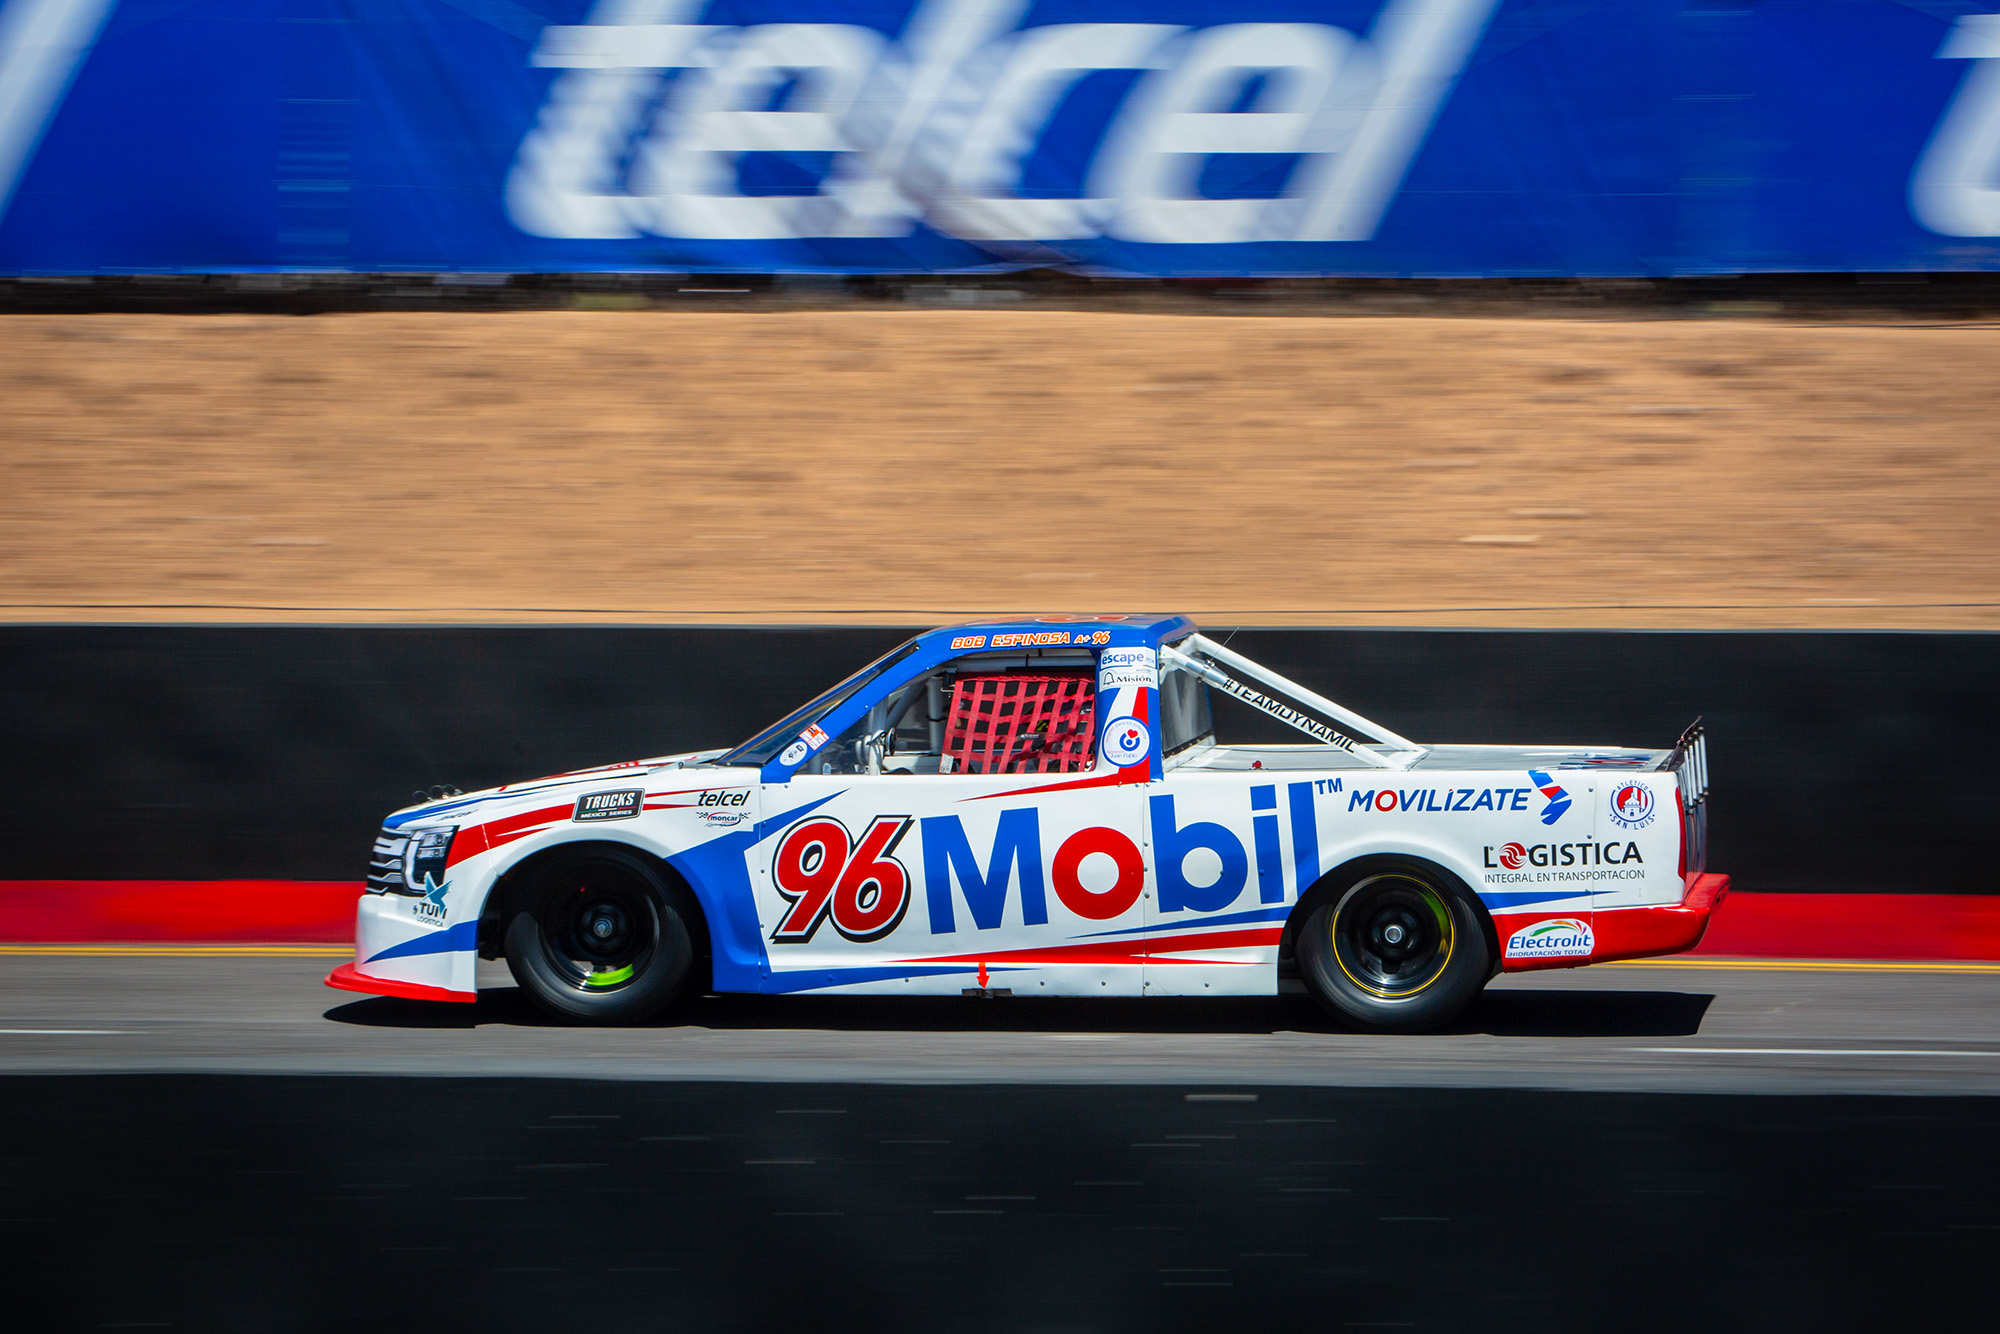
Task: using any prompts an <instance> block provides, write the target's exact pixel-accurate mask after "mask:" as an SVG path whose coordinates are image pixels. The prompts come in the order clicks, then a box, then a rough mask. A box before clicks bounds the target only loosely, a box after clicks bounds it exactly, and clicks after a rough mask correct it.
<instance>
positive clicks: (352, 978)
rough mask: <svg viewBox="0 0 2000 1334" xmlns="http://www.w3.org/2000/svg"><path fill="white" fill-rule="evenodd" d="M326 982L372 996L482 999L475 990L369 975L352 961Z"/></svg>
mask: <svg viewBox="0 0 2000 1334" xmlns="http://www.w3.org/2000/svg"><path fill="white" fill-rule="evenodd" d="M326 984H327V985H328V986H330V987H338V988H339V989H340V990H342V991H365V992H367V993H368V994H369V995H371V996H400V997H402V998H403V999H404V1000H428V1001H462V1002H470V1001H476V1000H478V999H479V993H478V992H476V991H450V990H447V989H446V988H444V987H427V986H424V985H423V984H422V983H419V982H395V981H391V980H390V979H389V978H386V977H370V976H368V975H367V974H366V973H364V972H361V971H360V970H359V969H357V968H355V966H354V965H353V964H351V963H344V964H342V965H340V967H338V968H336V969H334V970H333V971H332V972H330V973H328V974H327V975H326Z"/></svg>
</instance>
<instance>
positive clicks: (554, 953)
mask: <svg viewBox="0 0 2000 1334" xmlns="http://www.w3.org/2000/svg"><path fill="white" fill-rule="evenodd" d="M678 899H679V892H678V890H677V888H676V887H675V886H671V885H669V884H668V883H667V880H666V877H665V876H663V875H661V874H660V871H659V868H658V867H657V866H656V865H654V864H652V863H651V862H650V861H649V860H648V859H647V858H645V857H642V856H639V855H638V854H636V853H631V852H625V851H622V850H620V849H617V848H591V849H589V850H587V851H582V852H578V853H575V854H574V855H571V856H567V857H562V858H559V859H556V860H553V861H550V862H546V863H544V864H543V865H541V866H539V867H536V868H535V869H534V870H533V872H532V873H531V875H530V878H529V879H528V881H527V883H525V884H524V885H522V887H521V889H520V891H519V892H518V893H517V894H516V896H515V898H514V903H513V915H512V917H510V918H509V919H508V922H507V933H506V950H507V968H508V971H510V972H511V973H513V974H514V980H515V981H516V982H518V983H520V985H521V990H523V991H525V992H527V993H528V996H529V998H530V999H532V1000H533V1001H534V1002H535V1004H536V1005H538V1006H540V1007H541V1008H542V1009H543V1010H545V1011H547V1012H548V1013H549V1014H552V1015H554V1016H555V1017H556V1018H558V1019H564V1020H568V1021H570V1022H572V1023H585V1024H630V1023H637V1022H639V1021H640V1020H643V1019H648V1018H651V1017H652V1016H653V1015H656V1014H658V1013H659V1012H660V1011H662V1010H664V1009H666V1008H667V1007H668V1006H669V1005H671V1004H673V1002H674V1001H676V1000H677V999H679V998H680V995H681V993H682V992H683V991H685V990H686V988H687V983H688V979H689V977H690V975H691V974H692V973H693V971H694V961H695V958H694V955H695V951H694V942H693V938H692V936H691V935H690V933H689V931H688V927H687V919H688V917H689V915H690V914H688V913H687V912H685V911H683V910H682V909H681V908H680V907H679V906H678V903H677V900H678Z"/></svg>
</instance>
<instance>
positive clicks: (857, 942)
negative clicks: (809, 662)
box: [752, 651, 1147, 996]
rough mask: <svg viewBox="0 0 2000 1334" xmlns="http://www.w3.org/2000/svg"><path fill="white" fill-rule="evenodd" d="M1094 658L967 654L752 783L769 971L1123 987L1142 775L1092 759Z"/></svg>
mask: <svg viewBox="0 0 2000 1334" xmlns="http://www.w3.org/2000/svg"><path fill="white" fill-rule="evenodd" d="M1094 667H1095V660H1094V658H1093V657H1092V656H1091V655H1090V654H1089V653H1088V652H1087V651H1086V652H1079V653H1072V654H1037V653H1011V654H969V655H967V656H965V657H963V658H960V659H954V660H952V661H950V662H948V663H946V664H945V665H944V666H942V667H940V668H939V669H937V670H936V671H934V672H931V673H928V674H927V675H925V676H923V677H920V678H918V679H916V680H914V681H910V682H907V683H905V684H903V685H901V686H898V687H896V688H895V689H893V690H891V691H890V692H889V693H887V694H885V695H884V697H883V698H882V699H881V700H880V701H879V702H878V703H876V704H874V705H872V706H870V707H869V709H868V710H867V712H866V714H865V715H864V716H863V717H861V718H859V719H858V720H856V721H855V722H854V723H853V724H852V725H851V726H850V727H848V728H846V729H844V730H843V732H842V733H841V734H840V735H839V736H836V737H832V738H830V739H828V740H827V741H826V742H825V743H824V744H823V745H821V746H820V747H818V748H817V749H816V750H815V752H814V753H813V755H812V757H811V758H810V759H808V760H807V761H806V762H805V764H804V765H802V766H801V768H800V769H799V770H798V771H797V772H796V773H794V774H793V776H792V777H791V779H790V780H789V781H788V782H785V783H782V784H771V785H768V786H767V787H766V790H765V793H764V809H765V811H766V812H767V813H775V812H786V811H796V812H798V813H799V814H798V816H797V818H796V819H794V820H792V821H791V822H790V823H789V824H788V825H787V827H786V828H785V829H783V830H781V831H776V832H774V834H773V836H772V837H771V838H769V839H767V840H766V842H765V845H764V851H763V855H762V860H761V862H760V863H759V864H758V865H757V866H754V867H753V868H752V870H753V882H754V881H755V878H756V877H761V883H760V884H759V888H758V901H759V913H760V917H761V918H763V919H764V923H765V925H764V930H765V935H766V939H767V941H768V945H767V948H768V950H769V954H770V959H771V967H772V969H773V973H774V975H778V974H791V975H793V980H795V981H796V982H797V983H799V984H801V985H803V986H836V987H841V988H843V989H852V988H859V989H863V990H868V991H875V992H885V991H886V992H896V993H901V994H958V993H960V992H962V991H966V990H985V991H1007V992H1010V993H1012V994H1014V995H1023V994H1033V995H1098V996H1104V995H1138V994H1140V993H1141V990H1142V984H1143V980H1144V979H1143V958H1144V951H1145V921H1144V912H1143V907H1142V902H1143V900H1142V895H1143V893H1144V889H1145V886H1146V882H1147V870H1146V864H1145V858H1144V853H1143V836H1142V826H1143V820H1144V815H1143V810H1144V808H1143V798H1142V795H1141V788H1140V787H1139V786H1134V785H1130V784H1121V783H1120V782H1119V781H1118V780H1119V777H1120V773H1121V771H1120V770H1119V769H1118V767H1117V766H1116V765H1113V764H1110V763H1109V762H1108V761H1106V760H1104V759H1103V758H1102V757H1101V756H1100V753H1099V746H1098V728H1097V726H1096V694H1097V682H1096V674H1095V671H1094Z"/></svg>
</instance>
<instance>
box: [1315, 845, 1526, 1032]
mask: <svg viewBox="0 0 2000 1334" xmlns="http://www.w3.org/2000/svg"><path fill="white" fill-rule="evenodd" d="M1297 952H1298V961H1299V971H1300V973H1302V974H1303V975H1304V977H1305V982H1306V986H1307V988H1308V989H1310V990H1311V992H1312V993H1313V996H1314V998H1315V999H1316V1000H1318V1001H1319V1003H1320V1004H1321V1005H1323V1006H1325V1007H1326V1008H1327V1009H1328V1010H1329V1011H1331V1012H1332V1013H1333V1014H1334V1016H1335V1017H1337V1018H1339V1019H1342V1020H1344V1021H1346V1022H1347V1023H1348V1024H1350V1025H1352V1026H1354V1027H1356V1028H1360V1029H1365V1030H1368V1031H1371V1032H1378V1033H1423V1032H1428V1031H1430V1030H1432V1029H1436V1028H1440V1027H1442V1026H1443V1025H1445V1024H1448V1023H1450V1022H1451V1021H1452V1020H1453V1019H1455V1018H1457V1017H1458V1015H1459V1014H1460V1013H1461V1012H1462V1011H1463V1010H1464V1009H1465V1007H1466V1006H1467V1005H1469V1004H1470V1003H1471V1002H1472V998H1473V997H1474V996H1477V995H1478V994H1479V991H1480V988H1482V987H1483V986H1485V985H1486V979H1487V977H1488V975H1489V974H1490V973H1491V971H1492V967H1491V965H1492V960H1491V957H1490V952H1489V950H1488V948H1487V944H1486V931H1485V927H1484V926H1483V924H1482V923H1481V922H1480V920H1479V914H1478V913H1477V911H1475V910H1474V908H1473V907H1472V904H1471V903H1470V902H1469V901H1468V900H1467V899H1466V897H1465V894H1464V891H1463V890H1461V889H1459V887H1458V886H1457V884H1456V882H1454V881H1453V880H1452V879H1451V878H1450V877H1449V876H1447V875H1445V874H1444V873H1443V872H1441V871H1439V870H1438V869H1437V868H1435V867H1432V866H1429V865H1427V864H1425V863H1422V862H1414V861H1398V862H1395V863H1392V864H1387V865H1377V866H1372V867H1370V868H1369V869H1368V870H1366V871H1364V872H1362V873H1361V874H1360V875H1358V876H1356V877H1355V878H1354V879H1353V880H1352V881H1350V882H1349V883H1348V884H1347V885H1346V886H1345V887H1344V888H1341V889H1339V890H1337V891H1335V892H1333V893H1330V894H1328V895H1326V896H1325V898H1324V899H1322V900H1321V901H1320V903H1319V904H1318V905H1317V906H1315V907H1314V908H1313V909H1312V910H1311V911H1310V912H1309V913H1308V914H1307V916H1306V920H1305V922H1304V924H1303V925H1302V926H1301V927H1300V929H1299V936H1298V944H1297Z"/></svg>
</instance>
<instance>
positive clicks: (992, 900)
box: [921, 806, 1146, 935]
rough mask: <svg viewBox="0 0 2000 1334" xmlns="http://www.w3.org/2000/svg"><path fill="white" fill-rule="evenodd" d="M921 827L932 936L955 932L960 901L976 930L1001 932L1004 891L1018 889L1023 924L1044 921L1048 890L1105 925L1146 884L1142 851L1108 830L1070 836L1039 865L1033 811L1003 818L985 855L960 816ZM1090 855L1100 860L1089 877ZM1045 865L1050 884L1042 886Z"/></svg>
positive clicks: (1038, 821)
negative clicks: (997, 930)
mask: <svg viewBox="0 0 2000 1334" xmlns="http://www.w3.org/2000/svg"><path fill="white" fill-rule="evenodd" d="M921 823H922V827H923V832H922V838H923V846H924V900H925V902H926V904H927V905H928V907H929V909H930V925H931V933H932V934H933V935H950V934H951V933H953V932H955V931H957V930H958V913H957V903H958V902H959V901H963V902H964V904H965V908H966V913H967V915H968V916H970V917H971V918H972V925H973V926H974V927H975V928H976V929H978V930H981V931H992V930H996V929H998V928H999V926H1000V925H1001V924H1002V922H1003V921H1004V920H1005V918H1006V915H1007V898H1008V893H1009V891H1010V889H1012V888H1014V887H1017V886H1018V888H1019V891H1020V896H1021V923H1022V925H1024V926H1043V925H1046V924H1047V922H1048V920H1049V904H1048V893H1047V891H1048V888H1049V887H1050V886H1051V885H1052V886H1053V888H1054V889H1055V892H1056V899H1057V901H1058V902H1060V903H1061V904H1062V905H1063V907H1065V908H1067V909H1069V910H1070V911H1071V912H1072V913H1075V914H1076V915H1077V916H1078V917H1082V918H1085V919H1086V920H1089V921H1093V922H1105V921H1109V920H1111V919H1112V918H1114V917H1120V916H1123V915H1124V914H1125V913H1127V912H1129V911H1131V909H1132V906H1133V905H1134V904H1136V903H1138V901H1139V895H1140V893H1141V892H1143V891H1144V889H1145V887H1146V858H1145V854H1144V853H1142V852H1140V851H1139V845H1138V844H1137V843H1136V842H1134V841H1133V839H1132V837H1131V836H1130V835H1129V834H1126V833H1124V832H1123V831H1121V830H1117V829H1112V828H1110V827H1109V826H1106V825H1092V826H1090V827H1088V828H1084V829H1079V830H1077V831H1076V832H1075V833H1073V834H1070V835H1069V836H1068V837H1066V838H1064V839H1063V840H1062V842H1061V843H1059V844H1057V845H1056V848H1055V855H1054V856H1053V857H1051V858H1049V859H1048V860H1047V861H1046V862H1044V861H1043V857H1042V850H1043V840H1042V813H1041V811H1039V810H1037V809H1036V808H1035V807H1032V806H1025V807H1021V808H1018V809H1015V810H1011V811H1002V812H1001V813H1000V818H999V819H998V820H997V821H996V822H995V824H994V826H993V842H992V845H991V846H990V847H989V848H988V850H987V853H986V855H985V856H984V857H983V858H982V857H981V856H980V855H979V853H978V852H977V851H976V850H975V849H974V848H973V846H972V840H971V839H970V838H968V837H967V836H966V832H965V823H964V821H963V820H961V819H960V818H959V817H958V816H956V815H937V816H926V817H925V818H924V820H923V821H922V822H921ZM1092 858H1097V859H1099V860H1098V861H1097V862H1096V863H1095V864H1094V865H1092V866H1090V869H1089V871H1088V872H1086V869H1085V868H1086V864H1087V863H1090V862H1091V859H1092ZM1044 866H1046V867H1047V872H1048V883H1047V884H1045V883H1044V881H1043V868H1044ZM1086 875H1088V878H1089V879H1090V880H1092V881H1095V882H1096V885H1097V887H1096V888H1093V887H1092V886H1090V885H1087V884H1085V879H1086ZM954 889H955V890H956V894H954V892H953V891H954Z"/></svg>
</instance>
